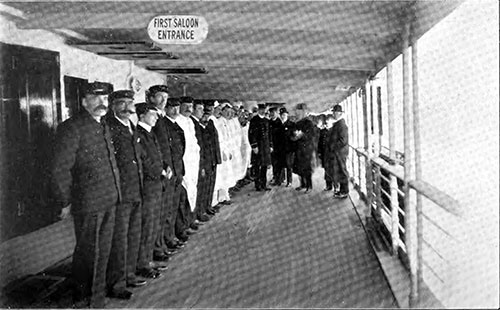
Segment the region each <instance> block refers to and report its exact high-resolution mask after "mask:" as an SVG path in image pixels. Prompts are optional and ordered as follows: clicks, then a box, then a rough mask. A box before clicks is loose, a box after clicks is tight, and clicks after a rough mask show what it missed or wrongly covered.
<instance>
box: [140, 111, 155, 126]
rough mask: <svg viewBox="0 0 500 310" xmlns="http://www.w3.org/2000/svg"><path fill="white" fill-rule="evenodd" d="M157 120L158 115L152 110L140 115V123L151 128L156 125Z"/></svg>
mask: <svg viewBox="0 0 500 310" xmlns="http://www.w3.org/2000/svg"><path fill="white" fill-rule="evenodd" d="M157 120H158V113H157V112H156V111H153V110H148V111H147V112H146V113H144V114H143V115H141V121H142V122H144V123H146V124H148V125H149V126H151V127H154V126H155V125H156V121H157Z"/></svg>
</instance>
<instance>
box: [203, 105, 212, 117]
mask: <svg viewBox="0 0 500 310" xmlns="http://www.w3.org/2000/svg"><path fill="white" fill-rule="evenodd" d="M205 113H206V114H208V116H212V115H214V107H213V106H206V107H205Z"/></svg>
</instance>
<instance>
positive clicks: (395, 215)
mask: <svg viewBox="0 0 500 310" xmlns="http://www.w3.org/2000/svg"><path fill="white" fill-rule="evenodd" d="M386 72H387V114H388V118H389V128H388V131H389V158H390V159H391V163H390V164H391V165H394V164H395V159H396V143H395V138H394V127H395V125H394V94H393V84H392V83H393V81H392V62H389V63H388V64H387V70H386ZM390 180H391V184H390V186H391V193H390V194H391V224H392V226H391V239H392V249H391V250H392V251H391V254H392V255H396V254H397V253H398V248H399V239H400V237H399V199H398V181H397V179H396V177H395V176H394V175H392V174H391V175H390Z"/></svg>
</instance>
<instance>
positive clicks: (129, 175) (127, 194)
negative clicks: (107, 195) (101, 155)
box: [106, 114, 142, 202]
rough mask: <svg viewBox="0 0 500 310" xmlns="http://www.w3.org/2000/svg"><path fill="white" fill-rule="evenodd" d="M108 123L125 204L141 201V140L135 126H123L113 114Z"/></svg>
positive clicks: (108, 118)
mask: <svg viewBox="0 0 500 310" xmlns="http://www.w3.org/2000/svg"><path fill="white" fill-rule="evenodd" d="M106 122H107V124H108V125H109V129H110V132H111V141H112V142H113V146H114V148H115V158H116V163H117V164H118V170H119V171H120V188H121V192H122V201H123V202H135V201H141V196H142V195H141V190H142V164H141V162H140V157H139V138H138V137H137V132H136V130H135V128H134V127H135V126H134V125H133V124H130V125H131V128H132V133H131V132H130V129H129V127H128V126H125V125H123V124H122V123H121V122H120V121H119V120H118V119H117V118H116V117H115V116H114V115H113V114H108V115H107V117H106Z"/></svg>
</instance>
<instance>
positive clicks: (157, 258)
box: [153, 253, 170, 262]
mask: <svg viewBox="0 0 500 310" xmlns="http://www.w3.org/2000/svg"><path fill="white" fill-rule="evenodd" d="M169 259H170V256H168V255H166V254H165V253H154V254H153V260H154V261H157V262H166V261H168V260H169Z"/></svg>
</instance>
